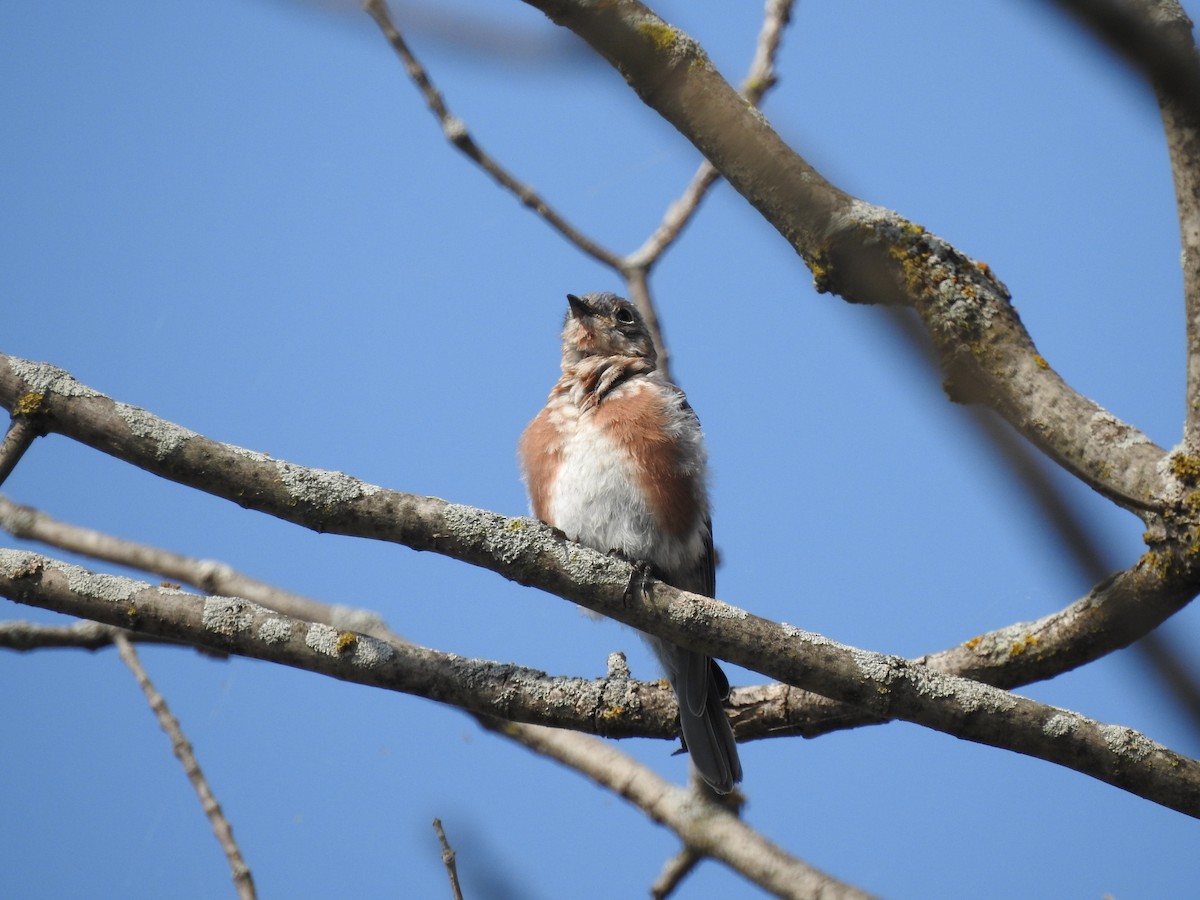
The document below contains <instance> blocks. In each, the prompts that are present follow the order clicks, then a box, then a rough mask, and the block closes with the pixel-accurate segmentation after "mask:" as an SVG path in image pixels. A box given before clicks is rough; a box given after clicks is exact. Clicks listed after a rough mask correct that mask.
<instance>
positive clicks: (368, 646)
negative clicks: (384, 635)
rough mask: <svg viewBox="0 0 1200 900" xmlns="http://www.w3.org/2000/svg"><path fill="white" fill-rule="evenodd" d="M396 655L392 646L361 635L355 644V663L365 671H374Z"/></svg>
mask: <svg viewBox="0 0 1200 900" xmlns="http://www.w3.org/2000/svg"><path fill="white" fill-rule="evenodd" d="M395 655H396V651H395V650H393V649H392V646H391V644H388V643H386V642H385V641H380V640H376V639H375V638H373V637H367V636H366V635H362V634H360V635H358V640H357V641H356V642H355V644H354V656H353V662H354V664H355V665H356V666H361V667H362V668H364V669H373V668H375V667H376V666H378V665H382V664H383V663H385V662H387V661H388V660H389V659H391V658H392V657H393V656H395Z"/></svg>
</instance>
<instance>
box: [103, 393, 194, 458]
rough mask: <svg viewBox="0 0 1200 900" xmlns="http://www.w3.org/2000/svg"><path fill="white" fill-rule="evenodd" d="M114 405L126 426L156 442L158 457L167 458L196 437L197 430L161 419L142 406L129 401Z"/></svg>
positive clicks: (155, 448) (156, 454) (155, 450)
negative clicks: (133, 404)
mask: <svg viewBox="0 0 1200 900" xmlns="http://www.w3.org/2000/svg"><path fill="white" fill-rule="evenodd" d="M114 407H115V409H116V413H117V415H118V416H120V418H121V421H122V422H124V423H125V427H127V428H128V429H129V430H130V431H131V432H133V433H134V434H136V435H137V436H138V437H140V438H145V439H146V440H149V441H153V442H154V455H155V457H156V458H157V459H165V458H166V457H167V456H169V455H170V454H171V453H173V452H174V451H176V450H178V449H179V448H180V447H181V446H183V445H184V444H185V443H187V442H188V441H190V440H191V439H192V438H194V437H196V432H194V431H190V430H188V429H187V428H184V427H183V426H182V425H176V424H175V423H174V422H168V421H167V420H166V419H160V418H159V417H158V416H156V415H153V414H151V413H148V412H146V410H144V409H142V408H141V407H138V406H130V405H129V404H128V403H116V404H114Z"/></svg>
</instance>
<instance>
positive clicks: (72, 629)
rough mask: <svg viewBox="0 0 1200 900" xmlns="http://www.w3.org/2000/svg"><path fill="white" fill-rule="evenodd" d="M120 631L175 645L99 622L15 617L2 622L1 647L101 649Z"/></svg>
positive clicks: (133, 638)
mask: <svg viewBox="0 0 1200 900" xmlns="http://www.w3.org/2000/svg"><path fill="white" fill-rule="evenodd" d="M118 634H122V635H124V636H125V637H126V638H128V639H129V640H131V641H137V642H139V643H149V644H175V643H178V642H177V641H169V640H166V639H165V638H158V637H154V636H153V635H148V634H137V633H135V632H131V631H127V630H125V629H124V628H114V627H113V626H111V625H102V624H100V623H99V622H76V623H74V624H73V625H40V624H38V623H36V622H22V621H20V620H17V619H12V620H9V621H5V622H0V647H2V648H3V649H5V650H16V651H18V652H28V651H31V650H46V649H50V648H56V647H63V648H74V649H77V650H99V649H101V648H102V647H107V646H109V645H110V644H112V643H113V641H114V640H115V638H116V636H117V635H118Z"/></svg>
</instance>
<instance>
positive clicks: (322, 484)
mask: <svg viewBox="0 0 1200 900" xmlns="http://www.w3.org/2000/svg"><path fill="white" fill-rule="evenodd" d="M273 462H274V463H275V471H276V472H278V473H279V480H280V481H282V482H283V484H284V487H286V488H287V491H288V493H289V494H290V495H291V496H292V497H294V498H295V499H297V500H299V501H301V502H302V503H309V504H315V505H318V506H333V505H335V504H338V503H348V502H350V501H351V500H357V499H358V498H359V497H369V496H370V495H371V494H375V493H378V492H379V491H381V490H383V489H382V488H381V487H379V486H378V485H374V484H367V483H366V482H364V481H359V480H358V479H357V478H352V477H350V476H349V475H347V474H346V473H345V472H331V471H329V470H327V469H309V468H306V467H304V466H298V465H296V464H295V463H290V462H285V461H283V460H281V459H277V460H273Z"/></svg>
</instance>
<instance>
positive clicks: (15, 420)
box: [0, 401, 41, 484]
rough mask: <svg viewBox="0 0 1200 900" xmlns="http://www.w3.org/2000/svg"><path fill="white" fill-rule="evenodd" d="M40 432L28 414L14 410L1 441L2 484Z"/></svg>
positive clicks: (0, 474) (0, 467)
mask: <svg viewBox="0 0 1200 900" xmlns="http://www.w3.org/2000/svg"><path fill="white" fill-rule="evenodd" d="M19 406H20V401H18V407H17V408H19ZM40 433H41V432H40V431H39V430H38V428H37V426H35V425H34V424H33V422H32V421H31V420H30V419H29V418H28V417H27V416H24V415H20V414H19V413H16V412H14V414H13V417H12V421H10V422H9V424H8V431H7V432H6V433H5V435H4V440H3V441H0V484H4V482H5V481H7V480H8V476H9V475H11V474H12V471H13V469H15V468H16V467H17V463H19V462H20V461H21V457H22V456H24V455H25V451H26V450H28V449H29V448H30V446H31V445H32V444H33V442H34V440H35V439H36V438H37V436H38V435H39V434H40Z"/></svg>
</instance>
